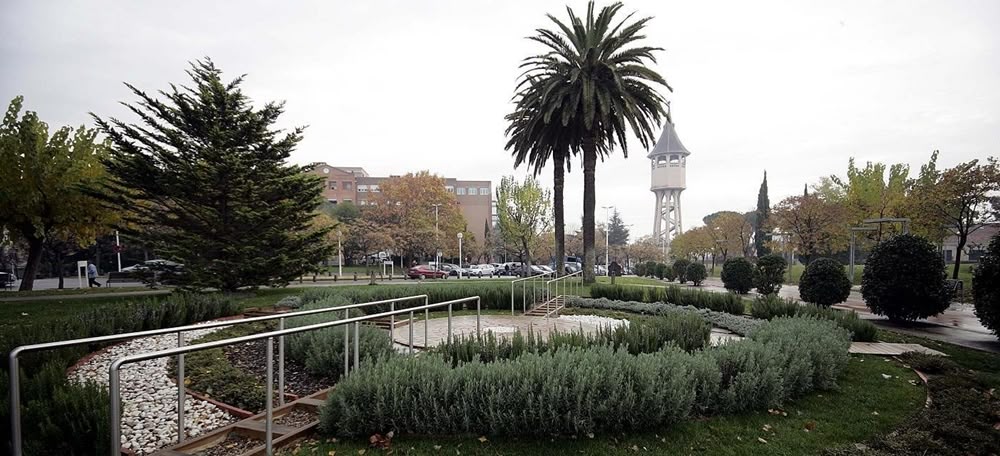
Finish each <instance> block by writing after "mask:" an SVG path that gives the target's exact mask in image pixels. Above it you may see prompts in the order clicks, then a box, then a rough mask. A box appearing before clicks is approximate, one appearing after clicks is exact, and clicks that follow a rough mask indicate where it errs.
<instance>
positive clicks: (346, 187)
mask: <svg viewBox="0 0 1000 456" xmlns="http://www.w3.org/2000/svg"><path fill="white" fill-rule="evenodd" d="M353 189H354V183H353V182H344V190H353Z"/></svg>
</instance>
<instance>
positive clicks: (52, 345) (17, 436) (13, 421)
mask: <svg viewBox="0 0 1000 456" xmlns="http://www.w3.org/2000/svg"><path fill="white" fill-rule="evenodd" d="M417 299H423V300H424V305H426V304H427V295H425V294H422V295H414V296H405V297H401V298H393V299H383V300H381V301H371V302H363V303H357V304H346V305H343V306H336V307H324V308H321V309H309V310H300V311H295V312H287V313H282V314H276V315H265V316H260V317H251V318H243V319H239V320H224V321H213V322H208V323H203V324H192V325H184V326H174V327H170V328H160V329H150V330H146V331H135V332H130V333H121V334H109V335H106V336H95V337H85V338H81V339H70V340H61V341H56V342H45V343H40V344H30V345H22V346H19V347H16V348H14V349H13V350H11V351H10V356H9V358H10V360H9V363H10V369H9V372H10V428H11V447H12V454H13V455H14V456H22V455H23V452H24V449H23V446H24V443H23V441H22V439H21V389H20V386H21V385H20V367H19V364H20V363H19V360H18V356H20V355H21V354H22V353H27V352H34V351H44V350H52V349H56V348H65V347H72V346H75V345H83V344H93V343H100V342H114V341H120V340H127V339H136V338H139V337H148V336H159V335H163V334H171V333H177V346H183V345H184V335H183V333H184V332H186V331H191V330H195V329H209V328H218V327H220V326H235V325H242V324H246V323H256V322H261V321H270V320H278V329H279V330H281V329H284V326H285V319H286V318H294V317H301V316H306V315H315V314H320V313H326V312H335V311H340V310H344V311H345V314H347V313H348V312H349V311H350V310H351V309H358V308H362V307H369V306H375V305H381V304H389V305H390V310H395V306H396V303H397V302H405V301H413V300H417ZM392 319H393V321H391V322H390V325H391V326H395V321H394V320H395V317H394V316H393V317H392ZM391 334H392V332H391V331H390V337H391ZM345 336H346V334H345ZM426 336H427V324H426V320H425V323H424V337H425V340H426ZM345 343H346V337H345ZM345 346H346V345H345ZM278 357H279V358H280V361H281V364H280V365H279V369H278V392H279V393H280V394H279V397H280V401H281V403H282V404H284V402H285V366H284V358H285V340H284V337H281V338H279V339H278ZM344 362H345V364H346V363H347V359H345V360H344ZM177 384H178V385H183V384H184V356H183V355H180V356H178V358H177ZM185 398H186V397H185V396H184V395H182V396H181V397H180V398H179V399H178V404H177V441H178V443H180V442H183V441H184V434H185V432H184V400H185Z"/></svg>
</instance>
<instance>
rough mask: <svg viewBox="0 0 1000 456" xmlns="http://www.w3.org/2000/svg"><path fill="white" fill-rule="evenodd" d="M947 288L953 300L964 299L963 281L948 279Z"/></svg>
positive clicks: (946, 281) (945, 282)
mask: <svg viewBox="0 0 1000 456" xmlns="http://www.w3.org/2000/svg"><path fill="white" fill-rule="evenodd" d="M944 284H945V288H947V289H948V293H949V296H950V297H952V298H956V297H957V298H959V299H961V298H962V281H961V280H956V279H947V280H945V281H944Z"/></svg>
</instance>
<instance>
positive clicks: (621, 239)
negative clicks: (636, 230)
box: [608, 209, 629, 245]
mask: <svg viewBox="0 0 1000 456" xmlns="http://www.w3.org/2000/svg"><path fill="white" fill-rule="evenodd" d="M628 236H629V232H628V227H627V226H625V222H624V221H622V218H621V215H620V214H619V213H618V209H615V211H614V212H612V213H611V220H610V221H609V222H608V244H611V245H628Z"/></svg>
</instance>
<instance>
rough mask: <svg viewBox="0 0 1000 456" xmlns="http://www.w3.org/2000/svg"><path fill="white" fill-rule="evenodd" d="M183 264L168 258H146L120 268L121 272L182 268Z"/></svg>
mask: <svg viewBox="0 0 1000 456" xmlns="http://www.w3.org/2000/svg"><path fill="white" fill-rule="evenodd" d="M183 267H184V265H183V264H180V263H175V262H173V261H170V260H148V261H144V262H142V263H139V264H133V265H132V266H129V267H127V268H122V271H121V272H139V271H146V270H149V269H164V268H183Z"/></svg>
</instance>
